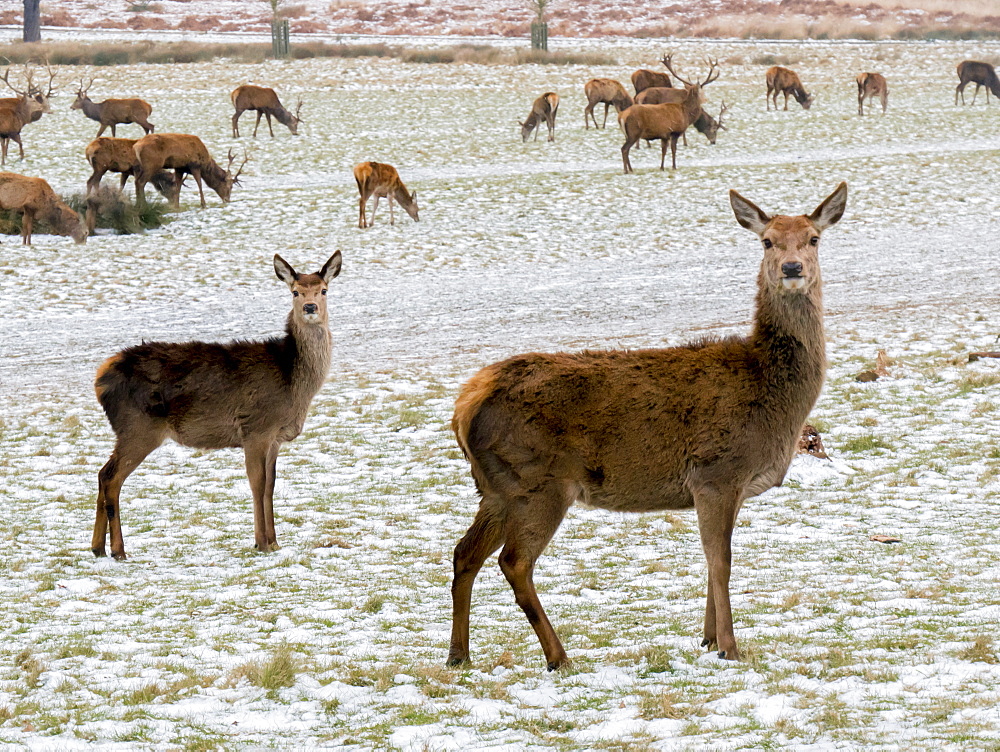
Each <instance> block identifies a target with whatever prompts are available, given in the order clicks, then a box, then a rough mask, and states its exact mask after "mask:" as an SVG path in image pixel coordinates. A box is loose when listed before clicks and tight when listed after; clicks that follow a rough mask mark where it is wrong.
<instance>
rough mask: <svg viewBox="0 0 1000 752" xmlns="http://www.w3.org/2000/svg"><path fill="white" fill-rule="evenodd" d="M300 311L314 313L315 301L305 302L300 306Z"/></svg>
mask: <svg viewBox="0 0 1000 752" xmlns="http://www.w3.org/2000/svg"><path fill="white" fill-rule="evenodd" d="M302 312H303V313H316V304H315V303H306V304H305V305H304V306H302Z"/></svg>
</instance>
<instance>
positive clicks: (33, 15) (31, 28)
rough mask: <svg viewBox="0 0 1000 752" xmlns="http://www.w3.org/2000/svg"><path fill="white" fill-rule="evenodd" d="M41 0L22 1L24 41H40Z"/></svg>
mask: <svg viewBox="0 0 1000 752" xmlns="http://www.w3.org/2000/svg"><path fill="white" fill-rule="evenodd" d="M41 13H42V11H41V0H24V41H25V42H40V41H42V18H41Z"/></svg>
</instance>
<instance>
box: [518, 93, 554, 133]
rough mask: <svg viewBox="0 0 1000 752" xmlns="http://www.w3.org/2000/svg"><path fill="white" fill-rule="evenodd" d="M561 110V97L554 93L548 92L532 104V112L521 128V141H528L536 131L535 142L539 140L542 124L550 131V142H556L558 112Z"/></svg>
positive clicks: (521, 124)
mask: <svg viewBox="0 0 1000 752" xmlns="http://www.w3.org/2000/svg"><path fill="white" fill-rule="evenodd" d="M558 110H559V95H558V94H556V93H555V92H554V91H547V92H545V93H544V94H542V96H540V97H539V98H538V99H536V100H535V101H534V102H532V103H531V112H529V113H528V117H527V118H525V121H524V122H523V123H518V125H520V126H521V141H527V140H528V136H530V135H531V132H532V131H535V141H537V140H538V131H539V130H541V129H540V128H539V127H538V126H539V125H541V123H543V122H544V123H545V125H546V126H547V127H548V129H549V138H548V140H549V141H555V140H556V112H557V111H558Z"/></svg>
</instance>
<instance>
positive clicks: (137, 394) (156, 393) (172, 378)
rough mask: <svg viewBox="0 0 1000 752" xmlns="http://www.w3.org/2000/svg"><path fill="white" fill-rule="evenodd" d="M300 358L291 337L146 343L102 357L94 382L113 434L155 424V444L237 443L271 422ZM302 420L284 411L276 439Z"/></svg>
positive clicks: (293, 432) (291, 433)
mask: <svg viewBox="0 0 1000 752" xmlns="http://www.w3.org/2000/svg"><path fill="white" fill-rule="evenodd" d="M327 339H328V338H327ZM320 346H321V347H322V346H324V345H320ZM325 346H326V347H329V342H328V341H327V343H326V345H325ZM298 356H299V352H298V346H297V344H296V341H295V339H294V338H293V337H291V336H290V335H286V336H284V337H275V338H272V339H268V340H264V341H261V342H244V341H237V342H231V343H218V344H214V343H208V342H186V343H172V342H148V343H144V344H141V345H135V346H133V347H128V348H126V349H124V350H122V351H121V352H119V353H118V354H116V355H114V356H112V357H111V358H109V359H108V360H106V361H104V363H103V364H102V365H101V366H100V368H99V369H98V372H97V377H96V380H95V382H94V387H95V391H96V393H97V400H98V402H100V404H101V407H103V408H104V412H105V414H106V415H107V416H108V421H109V422H110V423H111V427H112V429H114V431H115V433H116V434H121V435H124V436H127V435H128V433H129V432H130V431H136V430H137V429H139V432H143V433H144V432H147V431H149V430H150V428H151V427H152V426H156V427H157V429H156V430H155V433H156V434H158V435H159V436H160V443H162V442H163V441H165V440H166V439H173V440H175V441H177V442H178V443H179V444H183V445H185V446H190V447H194V448H197V449H222V448H227V447H229V448H235V447H242V446H243V445H244V444H245V443H246V440H247V438H248V437H250V436H255V435H259V434H260V432H261V431H262V430H263V428H264V426H265V424H266V423H268V422H273V417H274V415H273V410H272V409H271V407H270V406H280V405H282V404H284V401H283V400H282V399H280V398H276V395H280V394H281V393H283V392H284V393H291V390H292V384H293V379H292V377H293V371H294V369H295V366H296V363H297V360H298ZM317 388H318V385H317ZM311 396H312V395H310V397H311ZM274 409H280V408H279V407H275V408H274ZM303 418H304V415H303V416H298V415H292V414H289V415H288V416H287V417H286V418H285V420H283V421H280V428H279V429H275V432H276V438H277V439H278V440H280V441H291V440H292V439H294V438H295V437H296V436H297V435H298V434H299V432H300V431H301V429H302V420H303Z"/></svg>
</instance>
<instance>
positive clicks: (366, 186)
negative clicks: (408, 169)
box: [354, 162, 420, 228]
mask: <svg viewBox="0 0 1000 752" xmlns="http://www.w3.org/2000/svg"><path fill="white" fill-rule="evenodd" d="M354 182H355V183H357V184H358V193H360V194H361V200H360V204H359V211H358V227H361V228H364V227H371V226H372V225H373V224H375V211H376V210H377V209H378V200H379V198H388V199H389V224H390V225H392V224H395V223H396V220H395V218H394V217H393V213H392V200H393V199H396V201H398V202H399V205H400V206H402V207H403V209H405V210H406V213H407V214H409V215H410V216H411V217H413V221H414V222H419V221H420V217H419V216H418V215H417V208H418V207H417V192H416V191H413V193H410V192H409V191H407V190H406V186H405V185H403V181H402V180H400V179H399V173H398V172H396V168H395V167H393V166H392V165H389V164H383V163H382V162H362V163H361V164H359V165H356V166H355V167H354ZM371 196H375V205H374V206H373V207H372V218H371V221H368V219H367V217H366V215H365V204H367V203H368V199H369V198H370V197H371Z"/></svg>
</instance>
